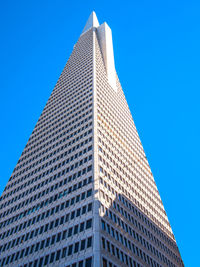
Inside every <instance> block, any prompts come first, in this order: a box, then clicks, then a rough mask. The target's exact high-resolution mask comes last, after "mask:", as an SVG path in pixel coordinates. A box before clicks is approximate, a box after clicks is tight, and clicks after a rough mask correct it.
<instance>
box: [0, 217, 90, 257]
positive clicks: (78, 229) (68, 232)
mask: <svg viewBox="0 0 200 267" xmlns="http://www.w3.org/2000/svg"><path fill="white" fill-rule="evenodd" d="M68 221H69V214H66V216H62V217H61V218H57V219H56V220H54V221H51V222H50V223H48V224H46V225H42V226H41V227H40V228H37V229H35V230H32V231H31V232H27V233H26V234H23V235H21V236H19V237H18V238H16V239H13V240H11V241H9V242H8V243H6V244H4V245H3V246H0V252H4V251H6V250H9V249H11V248H13V247H15V246H19V245H20V244H22V243H23V244H24V243H25V242H26V241H29V240H31V239H33V238H34V239H35V238H36V237H37V236H39V235H41V234H43V233H47V232H48V230H53V229H54V228H58V226H60V225H63V224H65V223H67V222H68ZM91 227H92V219H89V220H87V221H86V222H85V221H83V222H81V223H80V224H76V225H75V226H74V227H70V228H69V229H65V230H64V231H63V232H62V233H61V232H59V233H58V234H57V235H53V236H52V237H49V238H47V241H46V243H45V244H46V245H45V246H46V247H48V246H49V244H51V245H53V244H54V243H55V242H59V241H60V240H65V239H67V238H69V237H71V236H73V235H76V234H78V233H82V232H83V231H85V230H88V229H89V228H91Z"/></svg>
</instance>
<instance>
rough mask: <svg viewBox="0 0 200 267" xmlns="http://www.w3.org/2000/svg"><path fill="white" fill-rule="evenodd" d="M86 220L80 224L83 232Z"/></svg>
mask: <svg viewBox="0 0 200 267" xmlns="http://www.w3.org/2000/svg"><path fill="white" fill-rule="evenodd" d="M84 224H85V223H84V222H82V223H81V224H80V232H82V231H83V230H84Z"/></svg>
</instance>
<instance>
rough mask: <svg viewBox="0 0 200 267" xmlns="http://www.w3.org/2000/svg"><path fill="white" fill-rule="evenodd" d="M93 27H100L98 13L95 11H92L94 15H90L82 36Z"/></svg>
mask: <svg viewBox="0 0 200 267" xmlns="http://www.w3.org/2000/svg"><path fill="white" fill-rule="evenodd" d="M92 27H99V22H98V19H97V16H96V13H95V12H94V11H92V13H91V14H90V16H89V18H88V20H87V22H86V25H85V27H84V29H83V31H82V34H83V33H84V32H86V31H87V30H89V29H90V28H92Z"/></svg>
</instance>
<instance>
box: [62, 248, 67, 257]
mask: <svg viewBox="0 0 200 267" xmlns="http://www.w3.org/2000/svg"><path fill="white" fill-rule="evenodd" d="M66 252H67V247H65V248H63V250H62V258H65V256H66Z"/></svg>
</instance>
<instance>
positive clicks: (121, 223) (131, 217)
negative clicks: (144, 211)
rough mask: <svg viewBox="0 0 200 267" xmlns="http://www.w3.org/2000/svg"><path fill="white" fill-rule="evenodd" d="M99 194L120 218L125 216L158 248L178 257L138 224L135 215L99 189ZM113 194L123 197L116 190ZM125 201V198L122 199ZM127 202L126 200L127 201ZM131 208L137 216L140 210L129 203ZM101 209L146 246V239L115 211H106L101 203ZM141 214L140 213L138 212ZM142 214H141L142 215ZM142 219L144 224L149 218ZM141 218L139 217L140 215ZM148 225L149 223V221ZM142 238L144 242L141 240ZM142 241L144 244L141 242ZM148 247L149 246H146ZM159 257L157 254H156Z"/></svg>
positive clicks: (174, 257)
mask: <svg viewBox="0 0 200 267" xmlns="http://www.w3.org/2000/svg"><path fill="white" fill-rule="evenodd" d="M100 194H101V196H102V197H103V198H104V199H106V200H107V201H108V202H109V203H112V208H113V209H115V210H116V211H117V212H119V213H120V218H123V217H124V218H125V219H126V220H128V221H129V222H130V223H131V224H133V225H134V226H135V227H136V228H138V230H139V231H141V232H143V234H145V235H146V237H147V238H149V239H150V240H151V241H153V243H155V244H156V245H157V246H158V247H159V248H161V249H163V251H164V253H166V252H167V254H168V255H170V256H171V257H172V258H173V259H175V260H176V261H178V260H179V259H178V257H177V255H176V254H175V253H174V252H173V251H172V250H171V249H169V248H168V247H167V246H166V245H165V244H164V243H162V242H161V241H160V240H159V239H158V238H156V237H155V236H154V235H153V234H152V233H151V232H150V231H149V230H147V229H146V228H145V227H144V226H143V225H142V224H140V223H139V222H138V221H137V220H136V219H135V217H133V216H131V215H130V214H129V213H128V212H127V211H126V210H125V209H123V208H122V207H121V206H120V205H119V204H118V203H117V201H113V200H112V199H110V198H109V197H108V195H106V194H105V193H104V192H103V191H101V190H100ZM115 195H116V196H118V199H119V200H121V199H122V198H123V199H124V197H121V195H120V194H117V192H115ZM124 201H125V199H124ZM127 204H128V202H127ZM131 207H132V209H131V211H132V212H133V213H134V214H135V215H136V216H137V217H139V214H140V212H139V211H138V210H137V209H136V208H135V207H133V206H132V205H131ZM101 209H102V211H103V212H106V213H105V214H106V215H107V216H108V217H109V218H110V219H111V220H112V221H113V222H114V223H115V224H117V225H118V226H120V227H121V228H122V229H123V230H124V231H126V232H127V233H129V234H130V235H131V236H132V237H134V238H135V239H137V241H138V242H140V243H141V245H143V246H145V247H146V241H145V240H144V239H143V238H142V236H140V235H138V234H137V233H135V231H134V230H133V229H132V228H131V227H130V226H129V225H127V224H126V223H125V222H124V221H123V220H122V219H120V218H119V217H118V216H117V215H116V214H115V213H113V212H112V211H111V210H109V211H108V209H107V208H105V207H104V206H103V205H101ZM140 215H141V214H140ZM142 216H143V215H142ZM143 218H144V221H143V222H146V224H147V225H148V222H149V220H148V219H147V218H146V217H144V216H143ZM140 219H141V217H140ZM149 225H150V223H149ZM143 240H144V242H145V243H144V242H143ZM143 243H144V244H143ZM148 249H149V247H148ZM150 250H151V252H152V253H154V254H155V255H156V256H158V254H157V253H158V251H157V250H156V249H155V248H154V247H151V245H150ZM158 257H159V256H158Z"/></svg>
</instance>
